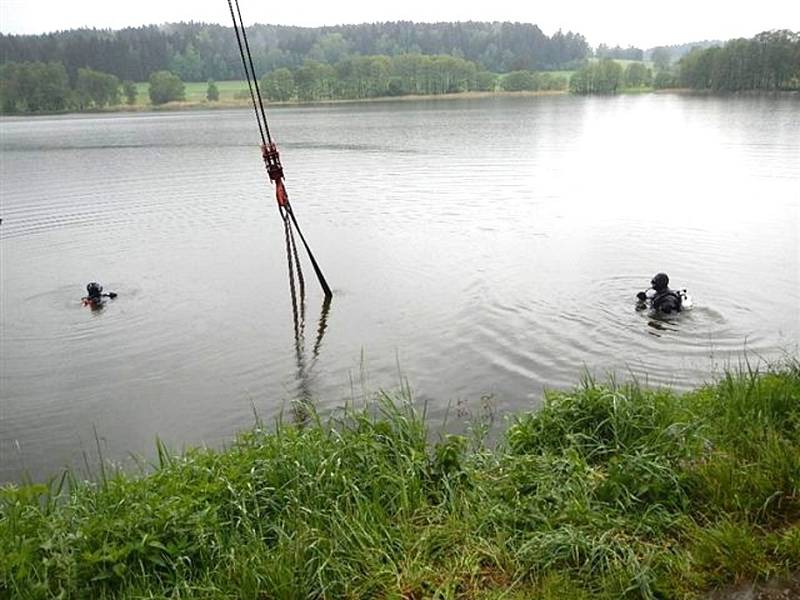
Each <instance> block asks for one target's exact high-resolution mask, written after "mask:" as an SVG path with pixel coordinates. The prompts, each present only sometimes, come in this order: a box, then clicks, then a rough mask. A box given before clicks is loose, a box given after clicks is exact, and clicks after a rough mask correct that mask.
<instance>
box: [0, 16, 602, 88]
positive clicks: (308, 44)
mask: <svg viewBox="0 0 800 600" xmlns="http://www.w3.org/2000/svg"><path fill="white" fill-rule="evenodd" d="M248 39H249V42H250V49H251V50H252V52H253V61H254V63H255V72H256V73H257V74H258V76H259V77H262V76H263V75H265V74H266V73H269V72H271V71H274V70H275V69H279V68H281V67H286V68H289V69H297V68H299V67H301V66H302V65H303V62H304V61H305V60H306V59H309V60H314V61H316V62H320V63H324V64H328V65H331V66H333V65H335V64H337V63H339V62H341V61H343V60H345V59H347V58H354V57H357V56H378V55H380V56H387V57H390V58H391V57H395V56H399V55H403V54H423V55H428V56H437V55H450V56H453V57H456V58H462V59H464V60H467V61H470V62H473V63H476V64H477V65H479V66H480V70H481V71H491V72H494V73H505V72H509V71H514V70H520V69H524V70H535V71H539V70H551V69H557V68H566V69H569V68H572V66H574V65H575V64H577V62H579V61H581V60H583V59H585V58H586V57H588V56H590V55H591V49H590V48H589V45H588V44H587V43H586V40H585V39H584V38H583V36H581V35H579V34H576V33H572V32H567V33H564V32H562V31H557V32H555V33H554V34H552V35H550V36H547V35H545V34H544V33H543V32H542V30H541V29H539V27H537V26H536V25H533V24H531V23H508V22H506V23H500V22H494V23H481V22H474V21H473V22H468V23H447V22H441V23H412V22H409V21H402V22H394V23H363V24H360V25H338V26H333V27H317V28H311V27H291V26H280V25H258V24H255V25H252V26H249V27H248ZM0 57H2V59H1V60H2V61H3V62H24V61H29V60H31V57H36V59H37V60H40V61H44V62H63V63H64V66H65V68H66V70H67V73H68V75H69V77H70V81H74V78H75V76H76V73H77V70H78V69H79V68H82V67H89V68H92V69H95V70H97V71H102V72H104V73H112V74H114V75H116V76H117V77H119V78H120V79H129V80H131V81H145V80H146V79H147V78H148V77H149V76H150V74H151V73H153V72H155V71H162V70H168V71H171V72H172V73H174V74H176V75H177V76H178V77H180V78H181V79H182V80H183V81H207V80H208V79H214V80H215V81H224V80H231V79H238V78H239V77H241V76H242V67H241V64H240V61H239V50H238V47H237V45H236V38H235V36H234V33H233V29H232V28H231V27H223V26H221V25H214V24H206V23H171V24H168V25H162V26H148V27H137V28H132V27H131V28H126V29H121V30H119V31H108V30H88V29H80V30H70V31H61V32H57V33H50V34H44V35H3V34H0Z"/></svg>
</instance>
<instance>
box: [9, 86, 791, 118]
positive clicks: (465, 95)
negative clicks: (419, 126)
mask: <svg viewBox="0 0 800 600" xmlns="http://www.w3.org/2000/svg"><path fill="white" fill-rule="evenodd" d="M639 94H683V95H689V96H714V95H724V96H742V95H745V96H764V95H787V94H790V95H800V91H774V92H766V91H750V90H748V91H742V92H734V93H726V94H720V93H719V92H713V91H706V90H691V89H687V88H665V89H658V90H657V89H653V88H639V89H626V90H623V91H621V92H619V93H618V94H616V95H617V96H625V95H639ZM566 95H569V91H568V90H540V91H521V92H507V91H501V90H498V91H494V92H489V91H483V92H478V91H473V92H456V93H452V94H424V95H423V94H410V95H407V96H380V97H377V98H345V99H337V100H312V101H300V100H290V101H287V102H269V101H267V102H265V103H264V105H265V106H267V107H270V108H282V107H298V106H327V105H331V104H365V103H369V104H372V103H377V102H428V101H430V102H437V101H441V100H478V99H483V98H509V97H519V98H526V97H530V98H534V97H540V96H566ZM252 106H253V105H252V102H251V100H250V98H246V99H244V98H243V99H225V100H219V101H216V102H209V101H207V100H188V101H179V102H167V103H166V104H160V105H154V104H134V105H129V104H118V105H116V106H108V107H105V108H101V109H88V110H82V111H63V112H38V113H14V114H2V113H0V118H9V117H42V116H53V115H93V114H94V115H97V114H110V113H161V112H180V111H196V110H231V109H252Z"/></svg>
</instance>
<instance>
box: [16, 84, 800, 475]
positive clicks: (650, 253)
mask: <svg viewBox="0 0 800 600" xmlns="http://www.w3.org/2000/svg"><path fill="white" fill-rule="evenodd" d="M270 116H271V125H272V129H273V132H274V133H275V134H276V136H277V139H278V142H279V144H280V147H281V149H282V158H283V162H284V165H285V168H286V175H287V187H288V190H289V193H290V194H291V197H292V200H293V206H294V208H295V212H296V214H297V216H298V219H299V220H300V223H301V225H302V226H303V228H304V233H305V234H306V236H307V238H308V239H309V241H310V243H311V245H312V248H313V249H314V251H315V253H316V255H317V257H318V259H319V260H320V263H321V265H322V267H323V270H324V272H325V274H326V276H327V278H328V280H329V282H330V283H331V285H332V287H333V289H334V294H335V296H334V299H333V302H332V304H331V306H330V309H329V311H328V313H327V315H326V317H327V319H326V321H325V328H324V332H323V333H324V335H323V337H322V339H321V340H320V339H318V320H319V317H320V312H321V303H322V297H321V294H320V292H319V287H318V286H317V285H316V282H315V281H314V276H313V271H312V270H311V268H310V266H308V265H306V267H305V270H304V272H305V276H306V287H307V294H306V302H305V304H304V307H303V308H304V316H305V321H304V322H303V323H300V325H301V326H302V333H303V339H302V340H301V343H300V344H299V352H298V348H297V347H296V344H295V335H294V323H293V318H292V315H293V312H292V304H291V299H290V298H291V296H290V294H289V281H288V273H287V262H286V252H285V240H284V232H283V224H282V222H281V220H280V218H279V216H278V214H277V212H276V209H275V204H274V200H273V195H272V189H271V188H270V187H269V186H268V184H267V182H266V175H265V172H264V169H263V165H262V163H261V159H260V154H259V150H258V148H257V145H256V144H255V142H256V141H257V130H256V128H255V123H254V119H253V115H252V112H250V111H245V110H241V111H226V112H194V113H172V114H146V115H145V114H143V115H122V114H118V115H108V116H80V117H63V118H62V117H58V118H36V119H5V120H2V121H0V135H1V136H2V139H1V140H0V150H1V151H2V154H1V155H0V156H1V158H2V163H1V164H0V176H1V180H0V181H1V184H0V185H2V196H1V201H2V203H1V205H0V217H2V219H3V222H2V225H0V268H2V309H1V312H0V334H1V337H0V353H1V358H0V387H1V389H0V392H1V397H2V400H1V401H0V481H7V480H11V481H15V480H19V479H20V478H21V477H22V476H23V473H25V472H27V473H29V474H30V475H31V476H32V477H34V478H35V479H41V478H44V477H47V476H49V475H52V474H54V473H55V472H57V471H58V470H59V469H60V468H61V467H62V466H64V465H72V466H78V467H80V464H81V462H82V456H83V454H84V453H86V454H87V455H88V457H89V459H90V460H92V459H93V458H94V457H95V453H96V451H95V438H94V433H93V431H94V428H96V430H97V432H98V435H99V437H100V439H101V444H102V446H103V451H104V453H105V455H106V456H107V457H110V458H114V459H123V458H125V457H126V456H128V454H129V453H134V454H144V455H148V454H150V453H151V450H152V448H153V446H154V439H155V437H156V435H158V436H160V437H161V438H162V439H164V440H166V441H167V443H169V444H170V445H172V446H173V447H181V446H183V445H193V444H201V443H207V444H212V445H218V444H220V443H222V442H224V441H225V440H228V439H230V438H231V437H232V436H233V434H234V433H235V432H236V431H237V430H240V429H243V428H246V427H248V426H250V425H251V424H252V422H253V408H254V407H255V409H256V410H257V412H258V413H259V415H260V416H261V417H262V418H264V419H269V418H271V417H273V416H276V415H278V413H279V412H280V411H281V410H288V407H289V406H290V405H291V402H292V400H293V399H295V398H297V397H298V396H299V395H303V394H311V395H312V396H313V397H314V398H315V401H316V403H317V405H318V407H319V408H320V410H321V411H323V412H328V411H330V410H333V409H335V408H336V407H339V406H341V405H342V404H343V403H344V402H345V401H347V400H349V399H353V398H361V395H362V390H370V391H375V390H377V389H379V388H382V387H384V388H393V387H396V386H397V384H398V381H399V375H398V365H399V370H400V371H402V375H403V376H405V377H407V378H408V380H409V382H410V384H411V387H412V388H413V390H414V391H415V394H416V397H417V399H418V400H419V401H420V402H427V403H428V412H429V414H430V415H431V418H432V419H433V420H434V421H438V422H441V420H442V419H443V418H444V415H445V413H446V412H447V410H448V406H451V407H460V408H461V409H464V410H465V411H474V410H476V409H477V407H479V406H480V404H481V397H482V396H485V395H492V403H493V406H494V407H495V408H496V410H497V411H498V412H499V413H501V414H502V413H506V412H510V411H512V410H515V409H529V408H534V407H535V406H536V405H537V404H538V403H539V402H540V400H541V397H542V392H543V390H544V389H547V388H562V387H569V386H572V385H574V384H575V383H576V382H577V380H578V379H579V377H580V376H581V374H582V373H583V372H584V371H585V370H586V369H588V370H589V371H591V372H592V373H594V374H596V375H598V376H599V377H601V378H602V377H604V376H605V375H606V374H609V373H616V374H618V375H619V376H621V377H624V376H631V375H635V376H637V377H639V378H641V379H643V380H646V381H649V382H650V383H652V384H668V385H671V386H674V387H677V388H679V389H683V388H687V387H689V386H692V385H694V384H696V383H699V382H703V381H707V380H708V379H709V378H710V377H711V376H712V373H713V372H715V371H718V370H719V369H721V368H723V367H724V366H726V365H727V364H730V363H731V362H733V363H734V364H735V363H736V362H737V361H738V360H740V359H741V358H742V357H743V356H747V357H749V358H750V359H751V360H754V361H759V360H774V359H780V358H781V357H784V356H785V355H786V354H790V355H794V356H796V355H797V348H798V340H800V310H799V309H798V306H800V256H799V254H800V250H799V249H798V238H800V216H799V215H800V212H799V209H798V206H799V205H800V101H799V100H798V99H797V97H791V98H692V97H682V96H671V95H645V96H636V97H620V98H572V97H542V98H494V99H492V98H489V99H480V100H471V101H467V100H452V101H450V100H448V101H435V102H396V103H380V104H377V103H376V104H354V105H337V106H329V107H308V108H290V109H280V110H273V111H272V112H271V115H270ZM662 270H663V271H666V272H668V273H669V275H670V277H671V279H672V283H674V284H675V286H676V287H686V288H688V290H689V292H690V294H691V295H692V296H693V298H694V304H695V308H694V310H692V311H691V312H686V313H683V314H682V315H680V316H679V317H678V318H677V319H673V320H672V321H671V322H666V323H653V322H651V320H650V319H648V317H647V315H645V314H642V313H637V312H636V311H635V310H634V302H633V296H634V294H635V292H636V291H638V290H640V289H642V288H644V287H646V285H647V283H648V282H649V280H650V277H651V276H652V275H653V274H654V273H655V272H656V271H662ZM91 280H98V281H101V282H102V283H103V284H104V285H105V286H106V289H107V290H113V291H116V292H118V293H119V294H120V296H119V298H118V299H117V300H115V301H114V302H113V303H110V304H109V305H108V306H107V307H106V308H105V309H104V310H102V311H100V312H91V311H89V310H87V309H86V308H83V307H82V306H81V304H80V297H81V296H82V295H83V291H84V286H85V285H86V283H87V282H88V281H91ZM300 316H302V314H301V315H300ZM656 326H658V328H657V327H656ZM454 412H456V411H454V410H453V409H451V410H450V414H451V419H452V415H453V414H454ZM455 426H458V424H457V423H456V424H455Z"/></svg>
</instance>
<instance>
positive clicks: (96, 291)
mask: <svg viewBox="0 0 800 600" xmlns="http://www.w3.org/2000/svg"><path fill="white" fill-rule="evenodd" d="M86 294H87V295H86V296H84V297H83V298H81V300H83V304H84V306H86V305H90V306H92V307H98V306H102V305H103V298H112V299H113V298H116V297H117V294H116V293H115V292H108V293H106V294H104V293H103V286H102V285H100V284H99V283H97V282H96V281H92V282H91V283H89V284H88V285H87V286H86Z"/></svg>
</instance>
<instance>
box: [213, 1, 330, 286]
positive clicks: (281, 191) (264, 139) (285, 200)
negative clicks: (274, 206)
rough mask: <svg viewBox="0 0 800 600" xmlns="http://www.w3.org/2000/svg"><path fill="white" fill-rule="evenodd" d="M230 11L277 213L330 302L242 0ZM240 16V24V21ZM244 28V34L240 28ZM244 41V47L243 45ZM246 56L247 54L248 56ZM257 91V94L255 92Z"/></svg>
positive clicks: (232, 3) (230, 7)
mask: <svg viewBox="0 0 800 600" xmlns="http://www.w3.org/2000/svg"><path fill="white" fill-rule="evenodd" d="M234 4H236V12H235V13H234V10H233V5H234ZM228 8H229V9H230V12H231V19H232V20H233V31H234V33H235V34H236V42H237V44H238V46H239V56H240V57H241V59H242V66H243V67H244V74H245V78H246V79H247V87H248V89H249V90H250V99H251V100H252V101H253V110H254V112H255V114H256V121H257V123H258V131H259V134H260V135H261V157H262V158H263V159H264V165H265V166H266V168H267V174H268V175H269V179H270V181H271V182H272V183H274V184H275V198H276V200H277V202H278V211H279V212H280V215H281V218H282V219H283V221H284V223H285V224H286V225H287V226H288V225H289V220H291V224H292V225H294V228H295V229H296V230H297V233H298V235H300V240H301V241H302V242H303V247H305V249H306V253H307V254H308V258H309V259H310V260H311V266H312V267H314V272H315V273H316V275H317V279H318V280H319V283H320V285H321V286H322V291H323V292H324V293H325V298H326V299H329V298H330V297H331V296H333V292H332V291H331V288H330V287H329V286H328V282H327V281H326V280H325V276H324V275H323V274H322V269H320V267H319V264H318V263H317V260H316V259H315V258H314V254H313V253H312V252H311V248H310V247H309V245H308V242H307V241H306V238H305V236H304V235H303V232H302V231H301V230H300V225H299V224H298V223H297V218H296V217H295V215H294V211H293V210H292V205H291V204H290V203H289V194H288V193H287V192H286V186H285V185H284V182H283V179H284V176H283V165H282V164H281V159H280V154H279V152H278V147H277V146H276V144H275V142H274V141H273V140H272V135H271V134H270V131H269V124H268V123H267V114H266V112H265V111H264V101H263V99H262V97H261V90H260V88H259V87H258V78H257V77H256V71H255V66H254V65H253V55H252V53H251V52H250V43H249V42H248V40H247V32H246V30H245V27H244V21H243V19H242V11H241V10H240V8H239V0H233V1H232V0H228ZM237 15H238V21H237V18H236V17H237ZM240 28H241V35H240V34H239V29H240ZM242 40H244V44H242ZM245 54H246V55H247V56H246V57H245ZM253 88H255V91H254V90H253Z"/></svg>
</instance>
